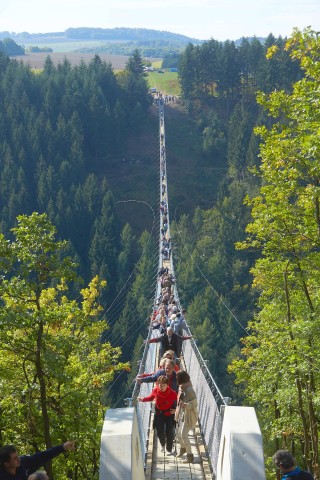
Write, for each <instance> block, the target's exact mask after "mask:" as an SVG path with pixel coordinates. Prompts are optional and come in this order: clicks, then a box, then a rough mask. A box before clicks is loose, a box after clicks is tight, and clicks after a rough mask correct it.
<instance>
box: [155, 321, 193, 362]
mask: <svg viewBox="0 0 320 480" xmlns="http://www.w3.org/2000/svg"><path fill="white" fill-rule="evenodd" d="M190 338H192V336H191V335H189V336H185V337H183V336H181V335H178V334H177V333H174V331H173V329H172V328H171V327H170V328H168V329H167V332H166V333H163V334H162V335H160V337H154V338H150V340H149V343H157V342H161V345H162V352H166V351H167V350H173V351H174V353H175V354H176V358H179V357H180V355H181V348H182V342H183V341H184V340H189V339H190Z"/></svg>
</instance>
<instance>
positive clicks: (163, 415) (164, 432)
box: [138, 375, 177, 455]
mask: <svg viewBox="0 0 320 480" xmlns="http://www.w3.org/2000/svg"><path fill="white" fill-rule="evenodd" d="M153 400H155V404H156V405H155V407H156V413H155V416H154V423H153V426H154V428H155V429H156V431H157V435H158V438H159V441H160V444H161V451H162V452H165V450H166V448H167V455H173V452H172V447H173V439H174V414H175V410H176V401H177V393H176V392H175V391H174V390H172V389H171V388H170V387H169V380H168V378H167V377H166V376H165V375H160V376H159V377H158V379H157V386H156V387H155V388H154V389H153V390H152V392H151V395H149V396H147V397H138V401H139V402H152V401H153Z"/></svg>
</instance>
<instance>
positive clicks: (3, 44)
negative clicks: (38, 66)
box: [0, 38, 24, 57]
mask: <svg viewBox="0 0 320 480" xmlns="http://www.w3.org/2000/svg"><path fill="white" fill-rule="evenodd" d="M0 52H2V53H4V54H5V55H8V57H9V56H10V57H14V56H15V55H24V49H23V48H22V47H20V45H17V44H16V42H15V41H14V40H12V39H11V38H4V39H3V40H0Z"/></svg>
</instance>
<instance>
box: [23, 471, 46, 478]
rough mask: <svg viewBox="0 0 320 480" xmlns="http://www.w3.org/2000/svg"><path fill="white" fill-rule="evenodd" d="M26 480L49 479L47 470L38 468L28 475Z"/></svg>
mask: <svg viewBox="0 0 320 480" xmlns="http://www.w3.org/2000/svg"><path fill="white" fill-rule="evenodd" d="M28 480H49V477H48V475H47V472H45V471H44V470H39V471H38V472H34V473H32V474H31V475H29V477H28Z"/></svg>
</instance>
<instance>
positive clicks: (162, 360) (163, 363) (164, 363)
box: [159, 357, 167, 368]
mask: <svg viewBox="0 0 320 480" xmlns="http://www.w3.org/2000/svg"><path fill="white" fill-rule="evenodd" d="M166 360H167V359H166V358H165V357H162V358H161V359H160V362H159V367H160V368H165V366H166Z"/></svg>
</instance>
